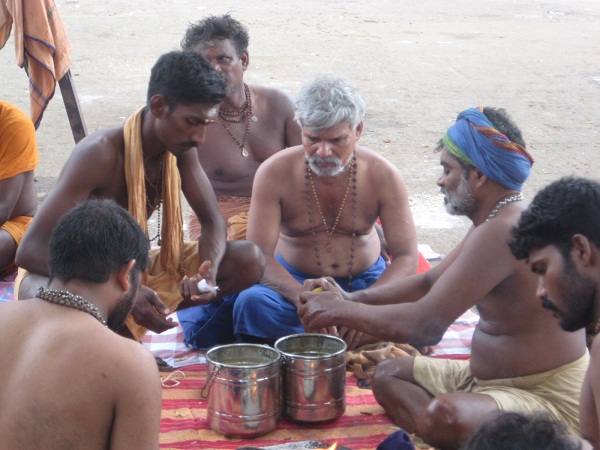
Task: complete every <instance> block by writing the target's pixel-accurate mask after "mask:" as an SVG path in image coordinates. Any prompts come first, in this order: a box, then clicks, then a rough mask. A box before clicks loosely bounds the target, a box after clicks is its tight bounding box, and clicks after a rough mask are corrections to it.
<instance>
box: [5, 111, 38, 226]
mask: <svg viewBox="0 0 600 450" xmlns="http://www.w3.org/2000/svg"><path fill="white" fill-rule="evenodd" d="M0 115H1V117H0V129H1V132H0V136H1V140H2V145H1V146H0V225H3V224H4V223H5V222H6V221H8V220H10V219H11V218H13V217H16V216H22V215H27V216H32V215H33V213H34V212H35V210H36V209H37V197H36V195H35V189H34V187H33V171H34V169H35V168H36V167H37V164H38V162H39V155H38V148H37V142H36V137H35V128H34V126H33V123H32V122H31V119H30V118H29V117H28V116H27V115H25V113H24V112H23V111H21V110H20V109H18V108H17V107H14V106H12V105H10V104H7V103H5V102H2V105H0Z"/></svg>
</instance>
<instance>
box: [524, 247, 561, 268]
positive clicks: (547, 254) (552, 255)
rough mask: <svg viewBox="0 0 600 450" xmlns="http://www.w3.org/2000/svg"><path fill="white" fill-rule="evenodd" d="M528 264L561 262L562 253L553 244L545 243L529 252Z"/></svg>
mask: <svg viewBox="0 0 600 450" xmlns="http://www.w3.org/2000/svg"><path fill="white" fill-rule="evenodd" d="M528 260H529V264H532V265H533V264H540V263H545V264H550V263H556V262H560V263H562V260H563V255H562V253H561V252H560V250H559V249H558V248H557V247H556V246H555V245H547V246H545V247H542V248H536V249H533V250H531V251H530V252H529V258H528Z"/></svg>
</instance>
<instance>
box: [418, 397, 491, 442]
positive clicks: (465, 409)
mask: <svg viewBox="0 0 600 450" xmlns="http://www.w3.org/2000/svg"><path fill="white" fill-rule="evenodd" d="M457 395H461V394H442V395H439V396H437V397H435V398H433V399H432V400H431V402H429V404H428V405H427V407H426V408H425V411H424V413H423V415H422V416H421V417H420V419H419V422H418V425H417V428H418V433H417V434H418V435H419V436H420V437H421V438H423V439H424V440H425V441H426V442H428V443H429V444H431V445H434V446H436V447H441V448H446V447H448V448H454V447H458V446H459V445H460V444H461V443H463V442H464V441H465V440H466V439H467V438H468V436H469V435H470V434H471V433H472V432H473V431H474V430H475V429H476V428H477V426H479V424H480V423H481V422H482V421H483V420H484V418H485V417H486V416H487V415H488V414H489V413H490V412H492V411H495V410H496V408H495V407H494V406H493V405H494V403H493V400H492V403H490V404H487V402H484V404H479V402H474V403H470V402H465V401H463V399H461V398H458V397H456V396H457ZM471 395H473V394H471Z"/></svg>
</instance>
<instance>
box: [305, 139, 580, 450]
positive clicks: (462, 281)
mask: <svg viewBox="0 0 600 450" xmlns="http://www.w3.org/2000/svg"><path fill="white" fill-rule="evenodd" d="M441 164H442V166H443V167H444V173H443V174H442V175H441V176H440V178H439V179H438V185H439V186H440V187H442V188H444V189H445V190H446V191H447V192H453V191H454V190H455V189H456V188H457V186H458V184H459V182H460V177H461V176H462V168H461V167H460V165H459V164H458V161H457V160H456V159H454V158H453V157H451V156H450V155H449V154H448V152H447V151H446V150H445V149H444V150H443V151H442V155H441ZM467 182H468V183H469V186H470V188H471V191H472V193H473V195H474V197H475V199H476V204H477V208H476V210H475V211H474V212H473V213H472V214H470V215H469V218H470V219H471V221H472V222H473V227H472V228H471V229H470V230H469V232H468V233H467V235H466V236H465V238H464V239H463V241H462V242H461V243H460V244H459V245H458V246H457V247H456V248H455V249H454V250H453V251H452V252H451V253H450V254H449V255H448V256H447V257H446V258H445V259H444V260H443V261H442V262H441V263H440V264H439V265H437V266H435V267H434V268H432V269H431V270H429V271H428V272H425V273H422V274H418V275H415V276H411V277H406V278H398V279H395V280H393V281H391V282H390V283H386V284H385V285H383V286H377V287H373V288H370V289H366V290H364V291H358V292H355V293H352V294H343V293H341V292H340V291H339V289H337V288H336V287H335V286H334V285H333V284H332V283H330V282H328V281H327V280H325V279H322V280H315V281H312V282H308V281H307V283H306V284H305V288H306V289H312V288H314V287H316V286H317V285H321V286H323V287H324V289H325V290H326V291H327V292H325V293H321V294H314V293H309V292H305V293H303V294H302V296H301V302H302V306H300V307H299V309H298V313H299V315H300V316H301V317H302V321H303V323H304V325H305V326H306V327H307V328H308V329H318V328H323V327H327V326H330V325H332V324H338V325H339V324H341V325H343V326H346V327H349V328H355V329H358V330H360V331H363V332H365V333H369V334H373V335H375V336H378V337H380V338H381V339H386V340H390V341H394V342H419V341H423V342H426V341H427V340H428V339H432V338H434V337H436V336H439V334H441V333H442V332H444V330H446V328H447V327H448V326H450V325H451V324H452V323H453V322H454V321H455V320H456V319H457V318H458V317H459V316H460V315H461V314H462V313H464V312H465V311H466V310H467V309H469V308H471V307H473V306H477V309H478V311H479V313H480V316H481V318H480V321H479V324H478V325H477V327H476V329H475V333H474V335H473V341H472V349H471V362H470V363H471V370H472V372H473V375H474V376H475V377H477V378H480V379H483V380H489V379H497V378H509V377H518V376H525V375H530V374H534V373H539V372H544V371H547V370H550V369H553V368H556V367H559V366H562V365H564V364H567V363H570V362H572V361H575V360H576V359H578V358H580V357H581V356H582V355H583V354H584V353H585V351H586V349H585V339H584V332H583V330H581V331H580V332H576V333H567V332H565V331H563V330H561V329H560V328H559V327H558V326H557V325H556V321H555V320H554V318H553V317H552V315H551V314H550V313H549V312H548V311H545V310H543V309H541V308H540V303H539V300H538V299H537V298H536V295H535V286H536V278H535V276H533V275H532V274H531V272H530V271H529V269H528V267H527V264H526V263H525V262H523V261H517V260H516V259H515V258H514V257H513V256H512V254H511V253H510V249H509V247H508V245H507V244H506V243H507V241H508V240H509V239H510V237H511V236H510V229H511V227H513V226H515V225H516V224H517V221H518V218H519V216H520V214H521V211H523V210H524V209H525V206H526V205H525V204H524V202H517V203H510V204H507V205H506V206H504V207H503V208H502V209H501V210H500V211H499V212H498V214H497V216H496V217H495V218H493V219H492V220H490V221H489V222H485V219H486V218H487V216H488V214H489V213H490V212H491V211H492V209H493V208H494V205H495V204H496V203H497V202H498V201H499V200H501V199H503V198H505V197H507V196H509V195H511V194H514V193H515V191H511V190H508V189H506V188H505V187H503V186H500V185H498V184H497V183H495V182H494V181H492V180H490V179H489V178H487V177H486V176H485V175H483V174H482V173H481V172H480V171H479V170H476V169H475V170H472V171H471V173H470V175H469V177H468V179H467ZM412 367H413V358H411V357H404V358H396V359H392V360H388V361H384V362H383V363H381V364H380V365H379V367H378V369H377V372H376V374H375V380H374V384H373V392H374V394H375V396H376V398H377V400H378V402H379V403H380V404H381V405H382V406H383V407H384V408H385V409H386V412H387V413H388V414H389V415H390V417H391V418H392V419H393V420H394V422H395V423H396V424H397V425H399V426H401V427H402V428H404V429H406V430H407V431H409V432H413V433H417V434H418V435H419V436H421V437H422V438H424V439H425V440H426V441H427V442H428V443H430V444H432V445H434V446H436V447H440V448H458V447H459V446H460V445H461V443H462V442H463V441H464V440H465V439H466V437H467V436H468V435H469V434H470V433H471V432H472V431H473V430H474V429H475V428H476V427H477V426H479V424H481V422H482V421H483V419H484V417H485V415H486V414H487V413H489V412H492V411H495V410H496V409H497V406H496V402H495V401H494V400H493V399H492V398H491V397H489V396H486V395H483V394H468V393H451V394H445V395H440V396H438V397H436V398H433V399H432V396H431V395H430V394H429V393H428V392H427V391H425V390H424V389H422V388H421V387H419V386H418V385H416V384H415V381H414V378H413V376H412Z"/></svg>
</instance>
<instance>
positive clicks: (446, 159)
mask: <svg viewBox="0 0 600 450" xmlns="http://www.w3.org/2000/svg"><path fill="white" fill-rule="evenodd" d="M440 164H441V165H442V166H444V167H450V168H453V167H459V168H460V167H461V165H460V163H459V162H458V161H457V159H456V158H455V157H454V156H452V155H451V154H450V152H449V151H448V149H447V148H446V146H444V147H442V151H441V152H440Z"/></svg>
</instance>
